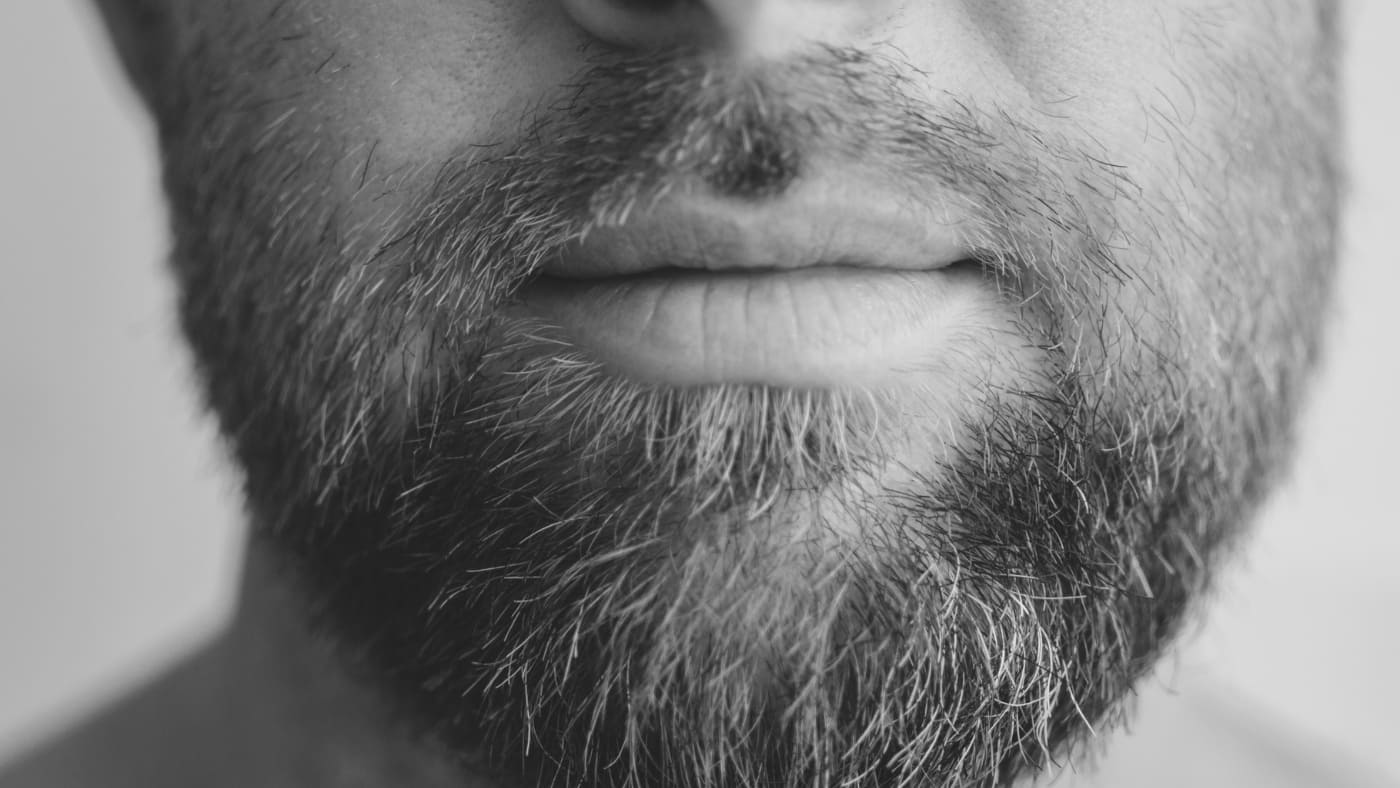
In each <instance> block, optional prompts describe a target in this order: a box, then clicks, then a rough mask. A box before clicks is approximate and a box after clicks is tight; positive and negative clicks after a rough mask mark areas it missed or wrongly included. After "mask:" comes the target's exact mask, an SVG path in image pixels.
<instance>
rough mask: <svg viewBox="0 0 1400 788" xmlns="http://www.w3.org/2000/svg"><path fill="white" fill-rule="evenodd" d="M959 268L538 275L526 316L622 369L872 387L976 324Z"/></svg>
mask: <svg viewBox="0 0 1400 788" xmlns="http://www.w3.org/2000/svg"><path fill="white" fill-rule="evenodd" d="M988 290H989V288H988V287H987V286H986V283H985V282H984V281H983V278H982V273H981V271H980V269H979V268H978V267H977V266H975V265H971V264H961V265H954V266H950V267H947V268H943V269H939V270H934V271H894V270H882V269H866V268H851V267H819V268H806V269H798V270H793V271H765V272H747V273H745V272H733V273H731V272H712V271H704V272H674V273H673V272H667V273H651V274H644V275H639V276H628V277H616V278H605V279H585V280H570V279H559V278H552V277H541V278H540V279H537V280H535V281H534V282H532V283H531V284H530V285H528V286H527V287H526V288H525V289H524V290H523V291H522V293H521V305H522V306H523V307H524V308H525V310H526V311H527V312H528V313H530V314H531V315H532V316H533V317H536V318H538V319H541V320H543V321H545V322H546V323H549V324H552V325H554V326H557V327H558V328H559V329H560V330H561V331H562V332H563V335H564V338H565V339H566V340H567V341H568V342H570V343H571V344H573V345H575V346H577V347H578V348H579V349H580V350H581V351H583V352H584V354H586V355H588V356H590V357H592V358H593V359H595V360H597V361H599V362H601V363H602V364H603V365H604V366H606V367H609V368H611V369H613V370H614V371H616V372H619V373H621V374H623V375H625V376H627V377H630V378H634V379H637V380H642V381H650V382H657V383H665V384H672V385H704V384H720V383H748V384H768V385H777V386H831V385H861V384H869V383H877V382H880V381H881V380H883V379H887V378H889V377H891V376H894V375H898V374H900V373H904V372H909V371H916V370H918V369H920V368H926V366H927V365H928V364H931V363H933V362H934V361H935V360H936V358H937V357H938V356H939V355H942V354H941V353H940V350H947V349H948V346H949V345H951V344H952V343H953V342H955V341H956V340H957V339H958V338H959V337H958V336H957V333H958V331H959V330H960V329H963V328H967V327H970V326H971V325H973V324H974V323H977V322H980V321H978V319H977V317H978V316H977V313H976V310H978V309H979V307H984V306H985V304H986V301H987V294H988Z"/></svg>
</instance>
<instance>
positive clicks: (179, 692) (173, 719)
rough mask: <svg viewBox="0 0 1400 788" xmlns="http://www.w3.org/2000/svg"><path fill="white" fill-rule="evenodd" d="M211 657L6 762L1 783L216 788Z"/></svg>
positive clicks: (16, 787) (3, 786) (57, 787)
mask: <svg viewBox="0 0 1400 788" xmlns="http://www.w3.org/2000/svg"><path fill="white" fill-rule="evenodd" d="M210 662H211V660H210V658H209V656H208V655H207V654H198V655H195V656H193V657H190V658H189V659H187V660H186V661H185V662H183V663H181V664H179V665H177V666H175V667H174V668H172V669H170V670H168V671H167V672H165V673H164V674H163V675H161V676H160V677H158V678H156V679H154V680H153V681H151V682H150V683H149V684H147V685H146V686H144V687H141V688H140V689H138V690H137V691H135V692H133V693H132V694H131V695H129V696H128V697H126V698H124V699H122V700H119V701H117V702H115V703H113V704H111V705H110V706H108V707H107V708H105V709H103V710H101V711H100V712H98V713H97V714H96V715H94V716H93V717H91V718H90V719H88V720H87V721H85V722H83V723H81V724H80V725H78V726H77V727H75V728H73V729H72V730H70V731H68V732H66V733H64V734H62V735H61V736H59V737H57V738H55V739H53V740H52V741H50V742H47V743H45V744H43V745H41V746H39V747H37V748H35V749H34V750H32V751H31V752H29V753H28V754H26V755H23V756H22V757H20V759H19V760H17V761H15V762H14V763H11V764H6V765H3V766H0V788H79V786H81V788H177V786H178V788H186V787H187V786H190V785H202V786H210V788H218V786H219V779H220V777H218V776H217V775H220V774H221V773H223V774H227V773H228V772H227V771H225V770H224V769H223V768H222V767H223V765H222V764H220V763H219V761H220V760H222V759H223V758H224V756H223V755H221V754H220V752H219V751H220V750H221V749H222V748H221V747H220V745H219V737H218V735H217V731H216V730H215V728H214V725H215V724H216V723H214V722H213V721H212V720H211V715H210V713H209V712H210V709H209V700H210V698H211V697H212V694H211V693H210V692H209V684H210V681H211V679H212V678H213V677H212V676H211V675H210V667H209V665H210Z"/></svg>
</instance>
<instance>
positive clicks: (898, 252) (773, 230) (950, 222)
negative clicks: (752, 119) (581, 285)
mask: <svg viewBox="0 0 1400 788" xmlns="http://www.w3.org/2000/svg"><path fill="white" fill-rule="evenodd" d="M844 191H845V193H844V194H842V195H841V199H832V198H831V196H828V195H824V196H823V197H822V198H821V199H817V198H814V197H811V196H807V197H805V198H804V197H800V196H799V197H795V198H792V199H788V200H785V201H784V202H783V203H782V204H781V205H777V206H769V205H765V206H754V205H751V204H747V203H744V202H738V201H726V200H719V199H712V198H711V199H705V198H699V199H686V200H684V201H673V202H670V203H667V204H665V205H661V206H658V207H656V208H654V209H652V210H649V211H647V212H646V213H644V214H642V215H639V216H636V217H634V218H632V219H631V220H629V221H628V222H626V223H625V224H623V225H622V226H609V227H600V228H595V229H593V230H592V231H591V232H590V233H589V234H588V235H587V237H586V238H584V239H583V240H581V241H578V242H575V243H573V244H571V245H570V246H569V247H568V248H567V249H565V250H564V252H563V253H562V254H561V255H560V256H559V257H558V258H556V259H555V260H553V261H551V262H550V263H549V264H547V265H546V266H545V267H544V268H543V270H542V273H543V274H544V275H545V276H549V277H554V278H558V279H599V278H607V277H622V276H629V275H634V274H640V273H646V272H657V271H666V270H695V271H715V272H739V271H790V270H794V269H801V268H815V267H845V268H856V269H886V270H903V271H931V270H937V269H939V268H944V267H946V266H948V265H951V264H953V263H955V262H958V261H960V260H965V259H967V258H968V256H969V255H968V249H967V247H966V246H965V245H964V244H963V243H962V241H961V239H960V238H959V235H958V225H959V224H960V222H959V221H958V220H957V219H955V218H953V217H952V216H951V215H950V214H949V213H947V212H935V211H932V210H929V209H921V210H915V209H914V208H913V207H911V206H910V205H908V204H901V203H899V202H895V201H892V200H890V199H889V198H888V197H885V198H884V199H880V198H878V197H875V196H872V195H868V194H861V193H859V192H857V191H856V190H855V189H854V188H852V187H847V188H846V189H845V190H844Z"/></svg>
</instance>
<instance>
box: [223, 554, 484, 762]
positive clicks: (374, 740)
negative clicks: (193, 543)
mask: <svg viewBox="0 0 1400 788" xmlns="http://www.w3.org/2000/svg"><path fill="white" fill-rule="evenodd" d="M311 620H312V615H311V607H310V605H309V603H308V599H307V596H306V594H305V593H304V592H303V591H302V590H301V589H300V587H299V583H298V580H297V578H296V577H295V576H294V575H293V573H291V572H290V571H288V569H287V568H286V567H285V566H284V565H283V564H282V562H281V561H280V560H279V559H278V557H277V556H276V555H275V553H274V549H273V548H271V547H270V546H269V545H267V544H264V543H262V542H261V541H260V540H258V539H253V540H251V542H250V544H249V547H248V553H247V559H246V564H245V570H244V576H243V582H242V590H241V594H240V598H239V604H238V609H237V613H236V615H235V617H234V621H233V625H232V627H231V628H230V629H229V631H228V633H227V635H226V637H225V639H224V641H223V642H222V643H221V644H220V645H219V646H218V647H216V653H217V655H218V656H217V657H216V658H217V659H218V660H219V661H221V662H222V663H223V666H224V671H223V674H224V677H225V680H224V682H223V683H222V684H223V688H224V689H225V690H226V691H227V692H228V693H229V700H230V702H231V707H232V709H233V710H234V713H233V715H232V720H233V727H234V730H233V731H232V736H231V738H232V740H233V741H235V742H236V743H237V744H238V746H239V749H240V750H242V752H241V755H243V757H242V758H240V759H238V760H239V761H241V762H243V763H245V764H247V767H248V768H250V769H253V770H255V772H256V773H255V774H252V775H248V777H249V778H250V779H248V780H245V781H243V782H242V784H248V785H253V784H262V785H273V784H275V785H308V786H311V785H347V784H349V785H366V786H368V785H394V786H399V787H401V788H436V787H437V786H452V788H497V786H503V785H504V783H503V782H502V781H500V780H495V779H491V778H487V777H484V776H482V775H481V774H480V773H475V772H474V771H473V770H472V768H471V765H470V764H466V763H463V762H462V759H460V758H458V757H455V756H454V755H452V754H449V753H448V752H446V751H445V750H444V749H442V748H441V747H439V746H437V745H436V743H435V742H433V741H432V740H431V738H430V737H426V736H423V735H421V734H420V733H418V732H417V731H416V730H415V729H414V727H413V726H411V725H409V724H408V723H407V721H405V720H404V719H403V718H402V717H401V716H400V715H398V714H396V712H395V710H394V708H393V704H392V703H390V702H389V701H388V699H387V698H385V697H384V696H383V694H382V693H381V692H379V691H378V690H376V689H375V688H373V687H372V686H371V684H370V683H369V682H368V681H365V680H363V679H362V678H360V677H359V675H357V674H358V672H359V671H358V666H357V660H356V659H355V658H354V656H353V654H352V653H351V652H350V651H349V650H348V649H346V648H345V647H344V646H343V645H341V644H338V643H335V642H333V641H332V640H331V639H330V638H329V637H327V636H326V635H323V634H321V633H318V632H317V631H316V630H315V629H314V628H313V626H312V625H311Z"/></svg>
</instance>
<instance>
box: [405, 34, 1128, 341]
mask: <svg viewBox="0 0 1400 788" xmlns="http://www.w3.org/2000/svg"><path fill="white" fill-rule="evenodd" d="M910 73H912V67H911V66H908V65H906V64H902V63H901V62H900V61H898V60H897V59H894V58H892V57H889V56H885V55H880V54H874V53H871V52H869V51H857V50H845V49H836V48H826V49H822V50H818V51H816V52H815V53H813V54H810V55H808V56H806V57H805V58H803V59H801V60H797V61H789V62H784V63H781V64H771V65H765V66H759V67H753V68H749V69H746V70H744V71H737V70H735V69H734V68H733V67H732V66H730V65H726V64H723V63H720V62H717V61H715V60H713V59H710V58H707V57H706V56H704V55H703V54H699V53H689V54H688V53H672V54H641V55H632V56H617V55H607V56H598V57H595V58H594V60H593V61H592V62H591V63H590V64H589V65H588V66H587V67H586V68H585V69H584V70H583V71H582V72H581V73H580V74H579V75H578V76H577V77H576V78H575V79H573V80H571V81H570V82H569V83H568V84H566V85H563V86H561V87H560V89H559V90H558V92H557V94H556V95H555V96H553V97H552V98H551V99H549V100H548V101H546V102H543V103H541V105H540V106H538V107H536V108H534V109H533V110H531V111H529V112H528V113H526V114H524V115H523V116H522V118H521V121H520V129H521V131H520V132H519V134H518V135H517V138H516V139H515V140H514V141H512V142H509V143H498V144H495V145H487V146H474V147H473V148H472V149H471V150H467V151H464V152H463V153H461V154H459V155H457V156H454V157H452V158H451V159H450V160H449V161H447V162H446V163H445V164H443V166H442V167H441V168H440V169H439V171H438V173H437V175H436V177H435V178H434V180H433V183H432V186H431V187H430V188H429V189H428V191H427V194H426V197H425V198H424V199H423V201H422V203H421V207H420V208H419V209H418V210H417V211H416V213H415V215H414V218H413V219H412V220H411V221H410V222H409V223H408V225H407V227H406V229H405V230H404V232H402V233H401V234H399V235H397V236H395V237H394V238H393V239H391V240H390V241H389V242H388V243H387V244H385V246H384V248H383V249H382V250H381V254H397V255H402V256H403V258H404V259H405V260H406V261H408V264H407V265H406V266H404V267H403V271H404V276H403V278H402V280H401V282H400V288H399V289H398V292H399V293H400V294H401V295H402V296H403V297H404V298H405V299H407V300H408V302H409V303H412V302H413V301H416V300H421V299H423V298H424V297H425V296H432V297H433V300H434V303H435V305H436V306H439V307H441V306H443V297H444V296H443V294H450V299H451V303H450V304H448V306H450V307H451V308H452V309H453V310H455V311H456V313H457V314H459V315H462V314H465V315H468V316H470V319H472V320H473V321H474V322H475V323H478V324H479V323H480V321H482V320H484V319H486V318H488V317H489V316H490V315H491V314H492V313H494V312H495V311H496V310H497V309H498V308H499V307H500V306H502V305H503V304H505V303H508V302H509V301H510V300H511V299H512V297H513V296H514V294H515V293H516V292H517V291H518V290H519V289H520V287H521V286H523V285H524V284H525V283H526V282H528V281H529V279H530V278H531V277H533V276H534V275H535V274H537V272H538V271H539V270H540V268H541V267H542V266H543V265H544V264H545V263H546V262H548V261H549V260H550V259H552V257H553V256H555V255H557V254H558V253H559V252H560V250H561V249H562V248H563V247H564V246H565V245H566V244H568V243H570V242H571V241H575V240H578V239H579V238H582V237H583V236H585V235H586V234H587V233H588V232H589V231H590V230H591V229H593V228H596V227H602V226H617V225H620V224H624V223H626V221H627V220H628V217H629V216H631V215H632V214H633V213H634V212H636V211H638V210H645V209H646V207H647V206H649V205H652V204H655V203H656V202H657V201H658V200H661V199H663V198H665V197H666V196H667V195H668V194H670V193H672V192H675V191H677V190H684V189H697V188H698V189H705V190H708V191H710V192H712V193H713V194H715V195H718V196H721V197H726V198H730V199H733V200H737V201H762V200H780V199H781V198H782V195H783V193H784V191H785V190H786V189H787V188H788V187H789V186H790V185H791V184H792V183H793V182H794V181H795V180H796V179H798V178H801V177H803V176H804V174H806V173H807V172H809V171H810V170H811V169H812V168H813V167H817V166H821V162H831V161H833V160H834V161H838V162H846V163H850V164H852V165H854V166H856V167H859V168H862V169H863V170H866V171H869V172H872V173H874V174H875V175H876V176H877V177H878V178H880V180H881V182H882V183H885V184H888V187H889V188H890V189H891V191H892V192H893V193H894V194H895V195H897V197H898V198H899V199H904V200H910V201H914V202H919V201H927V200H931V199H932V200H943V201H950V200H951V201H956V202H957V203H958V204H959V208H960V213H965V214H967V215H969V216H970V218H971V223H970V227H969V228H968V233H967V234H968V235H969V239H970V241H971V242H972V245H973V247H974V249H975V255H974V256H975V258H976V259H977V260H979V261H980V262H982V263H983V264H984V265H985V267H986V268H987V270H988V271H989V272H990V274H991V275H993V276H995V277H996V278H997V279H998V281H999V282H1000V283H1001V284H1002V285H1003V286H1004V288H1005V289H1006V290H1007V291H1008V292H1010V293H1013V294H1016V295H1018V296H1020V297H1022V300H1042V301H1043V300H1047V299H1051V300H1053V298H1054V297H1055V296H1056V295H1057V294H1059V295H1063V294H1066V293H1069V292H1072V291H1074V290H1083V289H1085V288H1086V287H1093V286H1097V285H1098V283H1101V282H1102V281H1104V280H1105V279H1114V278H1120V279H1121V277H1122V271H1121V269H1120V268H1119V267H1118V266H1117V265H1116V263H1115V262H1114V260H1113V253H1112V249H1111V248H1110V246H1109V245H1108V244H1107V243H1105V242H1104V241H1103V240H1101V239H1103V238H1106V237H1108V235H1109V234H1110V233H1111V231H1112V230H1113V227H1112V226H1110V225H1111V222H1108V221H1105V220H1106V218H1107V217H1110V216H1111V211H1109V210H1108V203H1109V202H1110V201H1111V200H1112V199H1115V198H1121V196H1122V195H1124V194H1128V193H1131V186H1130V184H1126V183H1125V180H1126V179H1125V177H1124V176H1123V174H1122V172H1121V170H1117V169H1115V168H1112V167H1111V166H1108V165H1105V164H1101V163H1098V162H1097V161H1096V160H1094V159H1093V157H1092V156H1088V155H1086V154H1084V153H1081V152H1080V151H1078V150H1076V148H1075V147H1074V146H1073V145H1070V144H1069V143H1068V142H1066V141H1063V140H1056V139H1054V138H1053V137H1052V136H1051V135H1049V134H1048V133H1047V132H1046V131H1045V130H1044V129H1043V128H1042V129H1031V128H1029V127H1026V126H1023V125H1021V124H1019V123H1017V122H1016V121H1015V120H1013V119H1012V118H1011V117H1010V116H1009V115H1008V114H1007V113H1004V112H1001V111H998V110H997V109H996V108H986V109H983V108H977V107H975V106H973V105H972V104H970V103H968V102H967V101H963V100H955V99H953V98H951V97H945V98H944V99H942V100H940V101H939V103H937V104H935V103H934V100H932V99H930V98H929V97H925V96H920V95H918V94H917V93H916V92H915V89H914V87H913V83H912V82H911V81H910V80H909V79H908V78H907V77H906V76H905V75H906V74H910ZM1072 279H1077V280H1078V281H1071V280H1072ZM1061 300H1063V299H1061ZM1064 308H1065V305H1064V304H1058V305H1051V306H1050V307H1049V309H1048V310H1043V311H1047V312H1049V313H1054V312H1056V311H1058V310H1061V309H1064Z"/></svg>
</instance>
